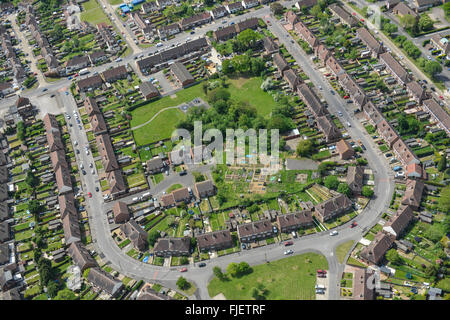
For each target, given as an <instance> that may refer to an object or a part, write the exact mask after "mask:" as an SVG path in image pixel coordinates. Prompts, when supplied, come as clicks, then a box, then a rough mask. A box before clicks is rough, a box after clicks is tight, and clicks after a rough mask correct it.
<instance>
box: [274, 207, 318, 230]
mask: <svg viewBox="0 0 450 320" xmlns="http://www.w3.org/2000/svg"><path fill="white" fill-rule="evenodd" d="M277 225H278V229H279V230H280V232H284V233H289V232H292V231H297V230H298V229H300V228H307V227H310V226H312V225H313V217H312V212H311V210H303V211H298V212H293V213H288V214H283V215H277Z"/></svg>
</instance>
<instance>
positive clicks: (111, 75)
mask: <svg viewBox="0 0 450 320" xmlns="http://www.w3.org/2000/svg"><path fill="white" fill-rule="evenodd" d="M102 76H103V79H105V82H109V83H111V82H114V81H117V80H119V79H126V78H127V76H128V70H127V68H126V67H125V66H119V67H116V68H112V69H108V70H106V71H104V72H103V73H102Z"/></svg>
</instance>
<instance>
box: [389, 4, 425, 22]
mask: <svg viewBox="0 0 450 320" xmlns="http://www.w3.org/2000/svg"><path fill="white" fill-rule="evenodd" d="M392 12H394V14H396V15H398V16H400V17H403V16H404V15H406V14H409V15H411V16H413V17H414V18H416V19H419V17H420V16H419V14H418V13H416V12H415V11H414V10H413V9H411V8H410V7H408V5H407V4H406V2H400V3H398V4H397V5H396V6H395V7H394V8H393V9H392Z"/></svg>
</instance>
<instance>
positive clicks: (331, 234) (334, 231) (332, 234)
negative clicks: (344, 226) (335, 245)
mask: <svg viewBox="0 0 450 320" xmlns="http://www.w3.org/2000/svg"><path fill="white" fill-rule="evenodd" d="M337 234H338V232H337V231H336V230H333V231H331V232H330V236H335V235H337Z"/></svg>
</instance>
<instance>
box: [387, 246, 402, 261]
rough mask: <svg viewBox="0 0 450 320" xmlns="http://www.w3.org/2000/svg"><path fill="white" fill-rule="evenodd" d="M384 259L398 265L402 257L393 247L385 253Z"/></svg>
mask: <svg viewBox="0 0 450 320" xmlns="http://www.w3.org/2000/svg"><path fill="white" fill-rule="evenodd" d="M386 259H387V260H388V261H390V262H392V263H393V264H396V265H400V264H401V263H402V261H403V260H402V257H400V255H399V254H398V252H397V250H395V249H390V250H389V251H388V252H387V253H386Z"/></svg>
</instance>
